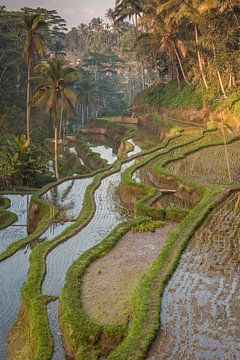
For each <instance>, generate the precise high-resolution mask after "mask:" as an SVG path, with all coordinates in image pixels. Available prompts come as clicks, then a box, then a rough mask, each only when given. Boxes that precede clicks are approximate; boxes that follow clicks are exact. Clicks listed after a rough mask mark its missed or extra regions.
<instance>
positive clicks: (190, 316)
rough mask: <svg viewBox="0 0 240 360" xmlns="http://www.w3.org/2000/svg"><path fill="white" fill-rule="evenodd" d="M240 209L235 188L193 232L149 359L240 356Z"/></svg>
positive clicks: (168, 289)
mask: <svg viewBox="0 0 240 360" xmlns="http://www.w3.org/2000/svg"><path fill="white" fill-rule="evenodd" d="M239 212H240V192H239V191H238V192H233V193H232V194H231V195H230V196H228V197H227V198H226V197H225V200H224V201H223V202H222V203H221V204H220V205H218V206H217V207H216V208H215V209H214V210H213V211H212V212H211V213H210V215H209V216H208V217H207V218H206V220H205V221H204V222H203V224H202V226H201V227H200V228H199V229H198V230H197V231H196V233H195V234H194V235H193V236H192V238H191V241H190V243H189V245H188V246H187V248H186V251H185V252H184V254H183V255H182V258H181V260H180V263H179V265H178V267H177V269H176V271H175V273H174V274H173V276H172V278H171V280H170V281H169V283H168V285H167V287H166V289H165V291H164V294H163V300H162V309H161V328H160V330H159V333H158V336H157V337H156V339H155V341H154V343H153V345H152V347H151V349H150V352H149V355H148V357H147V358H148V359H149V360H150V359H151V360H158V359H188V358H190V359H214V358H217V359H223V358H224V359H233V358H234V359H238V358H239V356H240V347H239V336H240V333H239V321H240V317H239V297H240V284H239V258H240V252H239V241H240V231H239V229H240V220H239ZM216 225H217V226H216ZM193 259H194V260H193Z"/></svg>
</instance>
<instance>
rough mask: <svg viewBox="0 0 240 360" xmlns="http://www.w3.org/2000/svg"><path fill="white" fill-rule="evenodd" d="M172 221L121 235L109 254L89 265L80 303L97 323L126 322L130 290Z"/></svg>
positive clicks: (147, 267) (148, 262)
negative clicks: (144, 230) (81, 302)
mask: <svg viewBox="0 0 240 360" xmlns="http://www.w3.org/2000/svg"><path fill="white" fill-rule="evenodd" d="M175 227H176V224H175V223H170V222H167V223H165V225H164V227H162V228H159V229H156V231H155V232H144V233H138V232H132V231H130V232H129V233H128V234H126V235H125V236H123V237H122V239H121V240H119V242H118V243H117V245H116V246H115V247H114V249H113V250H112V251H110V253H108V254H107V255H106V256H104V257H103V258H101V259H99V260H97V261H95V262H94V263H93V264H92V265H90V267H89V269H88V270H87V272H86V274H85V276H84V278H83V287H82V301H83V306H84V308H85V310H86V312H87V313H88V315H89V316H90V318H91V319H92V320H94V321H95V322H97V323H99V324H109V323H118V324H119V323H121V324H122V323H123V324H124V323H126V322H127V320H128V317H129V313H130V311H131V310H130V309H131V305H130V300H131V293H132V291H133V288H134V287H136V285H137V284H138V283H139V280H140V278H141V277H142V275H143V274H144V273H145V272H146V271H147V270H148V269H149V267H150V266H151V264H152V263H153V261H154V260H155V259H156V257H157V255H158V254H159V251H160V250H161V248H162V246H163V244H164V243H165V241H166V238H167V235H168V233H169V231H170V230H172V229H174V228H175Z"/></svg>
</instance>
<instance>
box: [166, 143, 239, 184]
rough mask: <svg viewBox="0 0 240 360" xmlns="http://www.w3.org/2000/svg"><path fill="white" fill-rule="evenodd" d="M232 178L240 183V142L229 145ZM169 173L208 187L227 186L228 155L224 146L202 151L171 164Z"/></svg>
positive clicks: (228, 152) (168, 167)
mask: <svg viewBox="0 0 240 360" xmlns="http://www.w3.org/2000/svg"><path fill="white" fill-rule="evenodd" d="M227 157H228V158H229V163H230V171H231V177H232V180H233V181H234V182H239V181H240V141H235V142H233V143H231V144H229V145H227ZM167 169H168V171H170V172H172V173H173V174H175V175H180V176H182V177H185V178H187V179H190V180H193V181H197V182H201V183H203V184H206V185H215V184H225V183H228V182H229V175H228V170H227V162H226V153H225V150H224V147H223V146H214V147H210V148H206V149H202V150H199V151H197V152H196V153H193V154H191V155H188V156H187V157H185V158H184V159H181V160H177V161H175V162H171V163H170V164H169V165H168V166H167Z"/></svg>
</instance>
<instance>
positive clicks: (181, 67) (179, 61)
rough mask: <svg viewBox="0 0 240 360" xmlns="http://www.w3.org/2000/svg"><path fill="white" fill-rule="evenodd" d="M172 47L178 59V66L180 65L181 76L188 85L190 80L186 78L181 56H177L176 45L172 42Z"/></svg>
mask: <svg viewBox="0 0 240 360" xmlns="http://www.w3.org/2000/svg"><path fill="white" fill-rule="evenodd" d="M173 47H174V51H175V54H176V57H177V59H178V63H179V66H180V69H181V72H182V76H183V78H184V80H185V82H186V83H187V84H188V85H191V84H190V82H189V81H188V79H187V76H186V74H185V71H184V69H183V65H182V61H181V58H180V56H179V54H178V51H177V48H176V45H175V44H174V43H173Z"/></svg>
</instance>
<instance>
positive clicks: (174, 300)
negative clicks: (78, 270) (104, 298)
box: [0, 129, 240, 360]
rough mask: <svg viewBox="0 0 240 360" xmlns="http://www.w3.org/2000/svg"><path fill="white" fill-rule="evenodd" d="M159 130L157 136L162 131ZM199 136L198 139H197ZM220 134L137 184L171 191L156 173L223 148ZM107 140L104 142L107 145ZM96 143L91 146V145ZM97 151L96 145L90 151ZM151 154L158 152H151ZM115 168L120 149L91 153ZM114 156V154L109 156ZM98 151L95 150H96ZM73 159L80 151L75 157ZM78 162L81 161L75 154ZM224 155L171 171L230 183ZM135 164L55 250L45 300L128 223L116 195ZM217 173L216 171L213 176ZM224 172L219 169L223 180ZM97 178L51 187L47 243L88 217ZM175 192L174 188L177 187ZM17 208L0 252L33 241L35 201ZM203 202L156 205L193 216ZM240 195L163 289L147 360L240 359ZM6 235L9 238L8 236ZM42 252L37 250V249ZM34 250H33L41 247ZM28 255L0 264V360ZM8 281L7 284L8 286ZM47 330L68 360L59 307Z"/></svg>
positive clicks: (195, 242) (52, 308)
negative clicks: (30, 222)
mask: <svg viewBox="0 0 240 360" xmlns="http://www.w3.org/2000/svg"><path fill="white" fill-rule="evenodd" d="M158 130H159V129H158ZM199 134H200V131H199V130H196V131H195V133H194V136H196V137H197V136H199ZM161 136H162V134H161V133H160V131H159V132H158V133H156V134H155V137H154V139H153V140H151V141H150V140H149V143H151V144H152V141H153V142H154V143H155V144H156V145H157V146H158V145H159V143H160V138H161ZM191 137H192V138H193V133H192V134H191V135H190V134H187V135H184V136H181V137H179V138H177V139H174V140H171V142H170V146H175V145H178V144H180V143H182V142H183V141H185V142H186V141H188V140H189V142H190V141H191ZM220 137H221V134H219V132H211V133H208V134H205V135H204V139H199V140H197V141H195V142H194V143H193V144H191V145H190V144H186V145H184V146H182V147H181V148H179V149H174V150H171V151H170V152H169V153H168V154H166V155H163V154H161V153H162V152H164V151H165V150H164V149H163V150H160V151H159V157H158V158H157V159H155V160H153V161H151V162H149V163H148V164H147V165H146V166H144V167H143V168H142V169H140V170H138V171H136V172H135V173H134V176H133V177H134V178H135V179H136V181H137V182H143V183H146V184H148V185H149V184H150V185H153V186H158V187H160V188H164V186H166V187H167V188H168V189H169V183H165V184H164V182H163V183H161V182H160V183H159V182H158V181H157V180H156V177H155V175H154V173H153V171H152V166H153V164H154V163H156V161H158V160H164V159H167V158H169V157H173V156H177V155H178V154H179V153H180V152H182V151H183V152H185V151H188V150H189V149H191V147H192V146H201V145H203V144H204V143H206V141H207V142H211V141H216V140H219V141H220V140H221V139H220ZM103 140H104V139H101V141H103ZM91 141H92V140H91ZM141 141H142V144H144V145H143V148H144V147H145V148H146V149H147V148H148V146H150V145H149V143H148V141H147V140H144V139H143V138H142V134H141V133H138V135H137V136H136V142H137V144H141ZM129 142H130V143H132V144H133V146H134V148H133V150H132V151H130V152H129V153H128V157H129V156H132V155H135V154H138V153H139V152H141V148H140V146H137V145H136V144H135V137H134V140H133V139H130V140H129ZM92 144H93V143H92ZM238 145H239V142H234V143H232V144H231V145H228V152H229V157H230V165H231V171H232V176H233V179H234V181H237V180H238V177H239V175H240V171H239V170H238V167H240V166H238V165H240V164H239V155H240V151H239V149H238ZM151 146H152V145H151ZM92 147H94V148H95V149H97V152H98V151H99V154H100V156H101V157H102V158H105V159H106V160H107V161H108V163H109V164H111V163H113V162H114V161H115V160H116V156H117V155H116V154H117V149H115V150H114V149H113V146H112V147H111V148H110V147H108V145H103V144H102V143H95V144H93V145H92ZM109 149H111V151H110V150H109ZM92 150H93V149H92ZM70 151H71V152H72V153H74V154H75V152H74V150H70ZM75 155H76V154H75ZM224 155H225V153H224V147H223V146H215V147H211V148H206V149H204V150H200V151H198V152H196V153H194V154H192V155H189V156H187V157H186V158H184V159H183V160H180V161H175V162H172V163H170V164H169V165H168V166H167V168H168V170H169V171H171V172H173V173H174V174H177V175H181V176H182V175H184V176H185V177H187V178H190V179H193V180H197V179H196V177H197V178H198V180H199V181H200V182H203V183H205V184H209V185H211V184H215V182H216V183H224V182H227V180H226V176H227V175H228V174H227V173H226V171H225V172H224V170H226V168H225V164H224V161H223V159H224ZM135 161H136V160H132V161H130V162H129V163H126V164H124V165H123V166H122V168H121V170H120V171H119V172H117V173H115V174H112V175H110V176H108V177H106V178H105V179H103V180H102V182H101V184H100V186H99V188H98V189H97V190H96V192H95V195H94V197H95V202H96V212H95V214H94V216H93V218H92V220H91V221H90V222H89V224H88V225H87V226H86V227H85V228H84V229H82V230H81V231H79V232H78V233H77V234H76V235H74V236H73V237H71V238H70V239H69V240H67V241H66V242H64V243H62V244H60V245H59V246H57V247H56V248H54V249H53V250H52V251H51V252H50V253H49V254H48V256H47V259H46V270H47V271H46V276H45V279H44V281H43V284H42V293H43V294H46V295H53V296H57V297H58V296H59V294H60V290H61V288H62V287H63V284H64V279H65V275H66V272H67V270H68V268H69V267H70V266H71V264H72V263H73V261H74V260H76V259H77V258H78V257H79V256H80V255H81V254H82V253H84V252H85V251H87V250H88V249H90V248H91V247H93V246H94V245H96V244H97V243H99V242H100V241H101V240H102V239H103V238H104V237H105V236H106V235H107V234H108V233H109V232H110V231H111V230H112V229H113V228H114V227H115V226H116V225H118V224H119V223H120V222H122V221H124V220H125V219H127V218H129V216H131V215H130V213H129V212H128V210H127V209H125V208H124V207H122V206H121V204H120V200H119V198H118V195H117V191H116V189H117V187H118V185H119V183H120V176H121V172H122V171H124V170H125V169H126V168H127V167H130V166H131V165H133V164H134V163H135ZM215 168H216V169H215ZM218 168H219V169H220V170H219V172H218ZM91 182H92V178H85V179H74V178H73V179H72V180H68V181H65V182H63V183H62V184H59V185H58V186H54V187H52V188H51V189H50V190H49V191H48V192H47V193H46V194H44V195H43V197H42V198H43V200H44V201H47V202H48V203H50V204H52V205H54V206H56V207H57V208H58V212H57V216H56V217H55V220H54V222H52V223H51V224H50V226H49V228H48V229H47V230H46V232H45V233H44V234H43V235H42V236H41V237H40V238H39V240H38V241H39V242H40V241H49V240H52V239H53V238H55V237H56V236H57V235H59V234H61V233H62V232H63V231H64V230H65V229H66V228H67V227H68V226H69V225H70V224H71V223H72V222H74V221H75V220H76V218H77V217H78V216H79V213H80V212H81V209H82V204H83V199H84V194H85V191H86V188H87V186H88V185H89V184H90V183H91ZM172 187H173V188H174V189H175V188H176V184H172ZM6 197H8V198H10V200H11V201H12V205H11V207H10V209H9V210H10V211H12V212H14V213H16V214H17V215H18V221H17V222H16V223H14V224H13V225H11V226H9V227H8V228H7V229H4V230H1V231H0V252H2V251H3V250H4V249H6V247H7V246H8V245H9V244H10V243H12V242H15V241H16V240H19V239H21V238H22V237H25V236H26V235H27V215H28V204H29V201H30V196H29V195H28V196H26V197H25V196H21V197H20V195H6ZM198 201H199V199H196V198H195V197H194V196H193V197H192V198H191V196H189V197H184V196H182V195H181V194H179V193H163V194H162V195H161V196H160V197H159V198H158V199H157V200H156V202H155V203H154V204H153V205H154V206H157V207H173V208H174V207H178V208H179V207H181V208H186V209H191V208H192V207H194V206H195V205H196V204H197V202H198ZM239 219H240V192H235V193H233V194H232V195H231V196H229V197H228V199H227V200H226V201H224V203H223V204H222V205H220V206H219V207H217V208H216V209H215V210H214V211H213V212H212V213H211V214H210V215H209V216H208V218H207V219H206V220H205V222H204V223H203V225H202V226H201V227H200V228H199V229H198V231H197V232H196V233H195V235H194V236H193V237H192V239H191V241H190V243H189V245H188V247H187V249H186V251H185V252H184V254H183V256H182V258H181V261H180V264H179V266H178V267H177V270H176V272H175V273H174V275H173V276H172V278H171V280H170V282H169V283H168V285H167V287H166V288H165V291H164V294H163V300H162V309H161V310H162V311H161V328H160V330H159V333H158V336H157V338H156V340H155V342H154V343H153V345H152V347H151V349H150V352H149V355H148V357H147V359H148V360H150V359H151V360H158V359H209V360H210V359H215V358H216V359H238V358H240V340H239V339H240V333H239V332H240V330H239V329H240V327H239V325H240V317H239V316H240V315H239V314H240V307H239V300H240V291H239V290H240V284H239V257H240V255H239V244H240V220H239ZM4 231H5V232H4ZM36 244H37V242H36ZM36 244H35V245H36ZM30 253H31V249H30V247H26V249H25V250H19V251H18V252H17V253H16V254H15V255H13V256H11V257H10V258H9V259H7V260H5V261H3V262H1V263H0V274H1V282H0V324H1V326H0V359H5V358H6V352H7V347H6V335H7V333H8V331H9V329H10V327H11V326H12V325H13V323H14V321H15V319H16V317H17V313H18V309H19V302H20V289H21V287H22V285H23V282H24V281H25V279H26V276H27V271H28V267H29V256H30ZM2 279H3V280H2ZM47 313H48V319H49V326H50V329H51V332H52V335H53V338H54V354H53V358H52V359H54V360H58V359H59V360H60V359H65V355H64V348H63V345H62V340H61V332H60V329H59V322H58V301H54V302H51V303H49V304H48V305H47Z"/></svg>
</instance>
